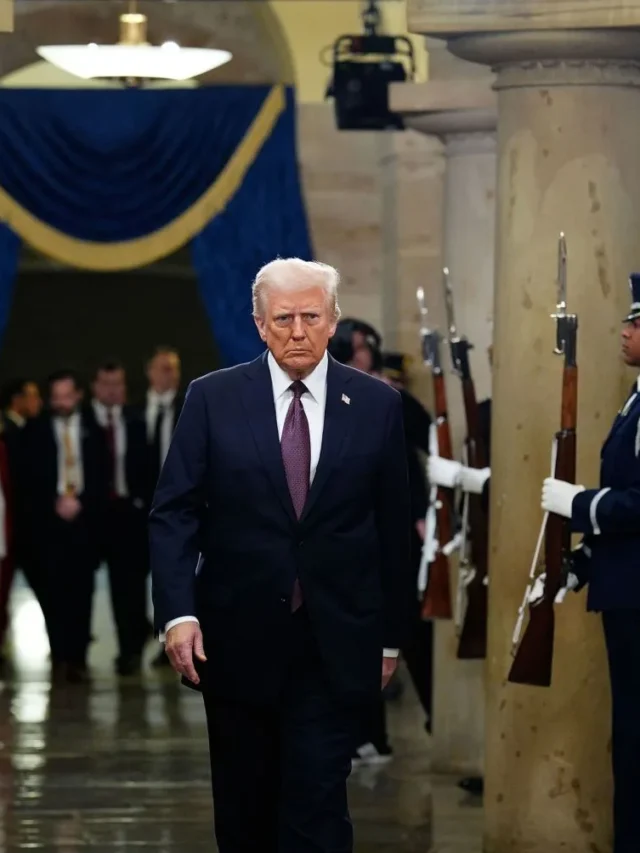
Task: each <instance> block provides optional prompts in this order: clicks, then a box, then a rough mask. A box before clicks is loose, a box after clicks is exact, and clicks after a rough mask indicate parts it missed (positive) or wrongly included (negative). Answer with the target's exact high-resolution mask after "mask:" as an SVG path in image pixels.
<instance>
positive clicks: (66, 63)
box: [36, 42, 231, 80]
mask: <svg viewBox="0 0 640 853" xmlns="http://www.w3.org/2000/svg"><path fill="white" fill-rule="evenodd" d="M36 51H37V53H38V54H39V56H41V57H42V58H43V59H45V60H46V61H47V62H50V63H51V64H52V65H55V66H57V67H58V68H61V69H62V70H63V71H67V72H68V73H69V74H74V75H75V76H76V77H81V78H83V79H84V80H90V79H94V78H120V79H137V80H149V79H163V80H190V79H191V78H193V77H198V76H199V75H200V74H204V73H205V72H207V71H212V70H213V69H214V68H219V67H220V66H221V65H224V64H225V63H226V62H229V60H230V59H231V54H230V53H229V51H228V50H215V49H213V48H204V47H180V46H179V45H177V44H176V43H175V42H166V43H165V44H163V45H161V46H160V47H155V46H153V45H150V44H113V45H111V44H110V45H98V44H87V45H75V44H56V45H44V46H42V47H38V48H36Z"/></svg>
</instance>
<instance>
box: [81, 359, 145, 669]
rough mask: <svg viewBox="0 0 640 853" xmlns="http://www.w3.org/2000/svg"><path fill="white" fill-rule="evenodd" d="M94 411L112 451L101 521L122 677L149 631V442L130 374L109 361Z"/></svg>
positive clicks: (96, 383)
mask: <svg viewBox="0 0 640 853" xmlns="http://www.w3.org/2000/svg"><path fill="white" fill-rule="evenodd" d="M92 392H93V399H92V400H91V407H90V414H92V415H93V417H94V418H95V421H96V424H97V425H98V426H99V427H100V428H101V429H102V430H103V432H104V436H105V439H106V443H107V448H108V451H109V469H108V494H109V500H108V503H107V506H106V515H105V519H104V524H103V525H102V532H103V541H102V557H103V559H104V560H105V562H106V564H107V569H108V572H109V587H110V592H111V607H112V610H113V618H114V621H115V624H116V630H117V634H118V648H119V656H118V658H117V660H116V672H117V673H118V675H122V676H126V675H134V674H135V673H137V672H139V671H140V664H141V658H142V650H143V648H144V644H145V642H146V640H147V639H148V637H149V636H150V634H151V626H150V625H149V622H148V620H147V571H146V570H147V566H148V559H149V558H148V546H147V515H148V500H147V498H146V496H147V488H148V486H147V480H148V472H147V461H148V457H147V441H146V433H145V424H144V422H143V421H142V420H141V419H140V418H139V417H136V415H135V413H134V411H133V410H132V409H130V408H127V407H126V405H125V403H126V396H127V386H126V376H125V371H124V368H123V366H122V365H121V364H120V363H119V362H117V361H106V362H104V363H103V364H101V365H100V367H99V368H98V369H97V370H96V372H95V376H94V379H93V383H92Z"/></svg>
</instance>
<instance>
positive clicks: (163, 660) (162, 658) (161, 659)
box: [151, 649, 171, 669]
mask: <svg viewBox="0 0 640 853" xmlns="http://www.w3.org/2000/svg"><path fill="white" fill-rule="evenodd" d="M151 666H152V667H153V668H154V669H166V668H167V667H171V661H170V660H169V658H168V657H167V653H166V652H165V650H164V649H162V650H161V651H160V654H158V655H157V657H155V658H154V659H153V660H152V661H151Z"/></svg>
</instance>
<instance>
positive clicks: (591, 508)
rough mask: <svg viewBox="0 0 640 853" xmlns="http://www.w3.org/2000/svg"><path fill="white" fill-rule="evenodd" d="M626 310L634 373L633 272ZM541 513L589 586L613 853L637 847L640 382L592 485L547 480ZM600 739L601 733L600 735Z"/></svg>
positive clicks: (637, 319)
mask: <svg viewBox="0 0 640 853" xmlns="http://www.w3.org/2000/svg"><path fill="white" fill-rule="evenodd" d="M630 284H631V294H632V305H631V309H630V311H629V314H628V316H627V317H626V318H625V321H624V326H623V330H622V357H623V359H624V361H625V363H626V364H628V365H629V366H630V367H635V368H636V369H637V368H640V273H635V274H633V275H631V277H630ZM542 509H543V510H544V511H545V512H553V513H556V514H558V515H561V516H564V517H565V518H569V519H571V528H572V530H573V531H574V532H575V533H582V534H583V535H584V539H583V541H582V543H581V544H580V546H579V548H578V549H577V550H576V551H575V552H574V571H575V575H574V576H573V578H571V576H570V579H571V582H570V584H569V586H573V587H574V588H576V589H580V588H582V587H583V586H584V585H585V584H586V583H588V584H589V593H588V597H587V609H588V610H590V611H594V612H596V613H602V624H603V628H604V639H605V644H606V647H607V655H608V659H609V678H610V682H611V699H612V711H613V717H612V759H613V779H614V803H613V828H614V846H613V850H614V853H635V851H637V850H638V847H639V841H638V817H637V810H638V809H637V802H638V790H639V788H640V761H639V760H638V759H639V757H640V728H639V727H638V714H639V713H640V571H639V568H640V567H639V565H638V553H639V552H640V379H639V380H637V381H636V382H634V383H633V387H632V388H631V392H630V394H629V397H628V398H627V401H626V402H625V404H624V405H623V407H622V408H621V409H620V411H619V412H618V415H617V417H616V419H615V420H614V422H613V426H612V427H611V431H610V432H609V435H608V436H607V439H606V440H605V443H604V445H603V447H602V452H601V462H600V485H599V487H596V488H588V489H585V488H584V486H579V485H578V486H576V485H573V484H572V483H566V482H564V481H563V480H557V479H554V478H551V477H550V478H547V479H546V480H545V481H544V484H543V488H542ZM603 736H604V734H603Z"/></svg>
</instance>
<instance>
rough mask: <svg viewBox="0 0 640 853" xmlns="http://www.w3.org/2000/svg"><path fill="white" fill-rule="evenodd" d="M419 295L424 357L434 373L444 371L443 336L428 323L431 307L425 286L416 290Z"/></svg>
mask: <svg viewBox="0 0 640 853" xmlns="http://www.w3.org/2000/svg"><path fill="white" fill-rule="evenodd" d="M416 296H417V297H418V308H419V309H420V339H421V341H422V358H423V361H424V362H425V364H428V365H429V367H430V368H431V371H432V373H433V374H434V375H436V376H437V375H439V374H441V373H442V364H441V361H440V342H441V340H442V336H441V335H440V332H438V331H437V330H436V329H430V328H429V325H428V323H427V317H428V315H429V309H428V308H427V303H426V299H425V293H424V288H422V287H419V288H418V290H417V291H416Z"/></svg>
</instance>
